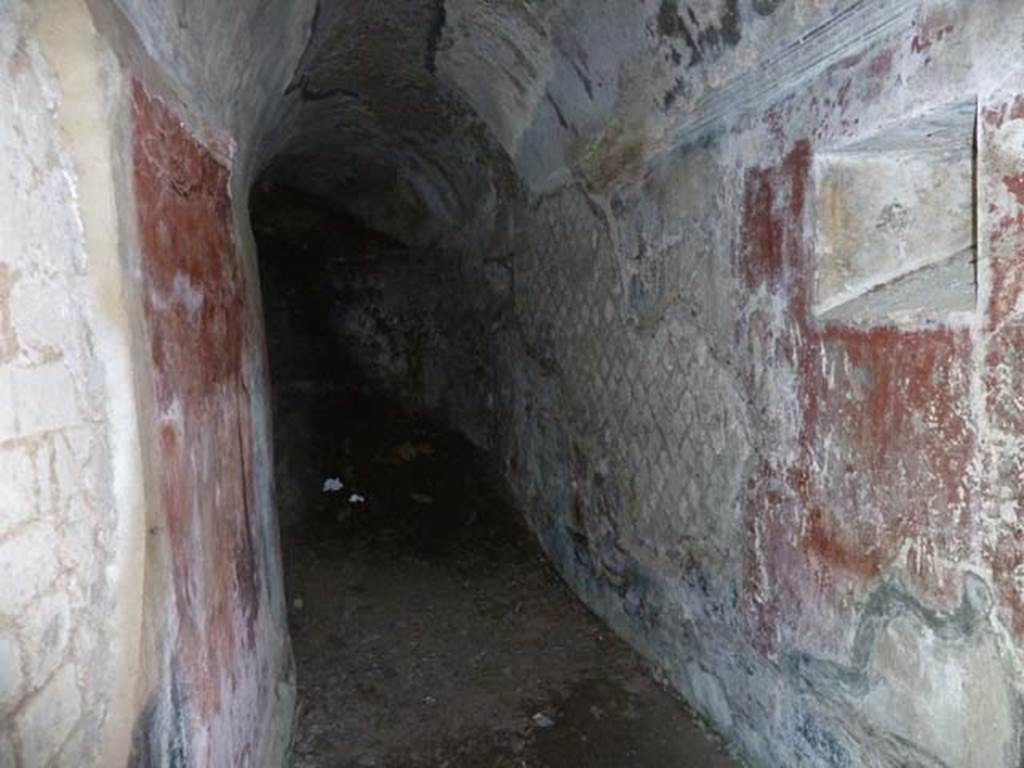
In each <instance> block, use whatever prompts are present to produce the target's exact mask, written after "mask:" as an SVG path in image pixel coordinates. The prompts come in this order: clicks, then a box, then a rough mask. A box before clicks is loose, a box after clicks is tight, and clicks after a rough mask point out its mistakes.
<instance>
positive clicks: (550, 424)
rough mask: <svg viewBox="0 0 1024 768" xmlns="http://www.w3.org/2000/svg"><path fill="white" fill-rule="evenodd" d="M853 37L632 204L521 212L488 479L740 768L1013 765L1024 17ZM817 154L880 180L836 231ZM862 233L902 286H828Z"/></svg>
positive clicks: (694, 148) (1010, 13) (699, 138)
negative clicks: (497, 430)
mask: <svg viewBox="0 0 1024 768" xmlns="http://www.w3.org/2000/svg"><path fill="white" fill-rule="evenodd" d="M663 5H668V4H663ZM883 6H884V7H883ZM873 13H875V14H876V15H875V16H874V17H873V18H874V20H875V22H876V23H877V24H878V25H882V24H883V21H885V23H891V24H892V25H893V26H892V27H891V28H890V29H889V31H888V32H886V33H885V34H882V35H881V36H880V37H879V38H877V39H876V40H874V41H864V42H862V44H861V45H860V47H859V48H857V49H856V50H853V51H851V50H848V49H841V48H836V49H834V50H832V51H831V52H830V51H829V46H828V45H825V46H824V47H823V48H814V49H813V50H815V52H816V55H817V57H818V58H817V59H816V61H817V62H818V65H820V68H818V69H816V70H815V69H813V68H812V69H807V68H805V67H804V66H803V64H802V63H800V62H797V61H796V59H795V58H794V59H793V60H792V62H791V63H790V64H787V59H786V57H785V56H781V57H777V58H774V59H772V58H769V59H767V60H766V61H764V62H762V67H761V70H762V71H761V72H760V73H758V75H757V77H760V78H763V79H771V80H773V81H774V82H777V83H787V82H788V83H790V90H789V91H788V92H786V93H784V94H782V95H779V96H773V98H770V99H768V98H765V99H762V100H757V99H754V100H753V101H748V102H745V103H744V102H743V101H741V100H740V98H739V97H740V96H744V95H745V94H746V91H745V89H746V88H747V87H748V83H749V80H750V77H748V76H747V75H743V76H740V77H738V78H737V79H736V81H735V82H734V83H729V82H728V81H727V82H726V83H725V84H724V85H723V90H725V91H726V92H728V91H729V88H730V87H734V88H735V89H736V90H735V91H734V93H735V97H736V98H737V103H736V105H735V108H734V110H733V111H732V112H728V113H726V114H723V115H721V116H719V117H718V118H717V119H716V120H715V121H712V123H711V125H709V126H707V127H706V128H705V129H704V130H702V131H701V133H700V135H695V136H694V140H693V141H692V142H683V143H682V144H680V145H679V146H678V147H677V148H675V149H673V150H671V151H668V152H665V153H656V154H655V156H654V157H653V158H652V159H651V160H650V162H649V164H648V165H647V167H646V168H645V170H644V172H643V173H642V174H641V175H640V176H639V177H638V178H637V179H635V180H633V181H625V182H622V181H620V182H618V183H616V184H615V185H614V187H615V188H614V189H612V190H610V191H609V192H606V193H602V192H599V191H598V190H595V189H594V188H593V187H586V186H583V185H569V186H566V187H564V188H562V189H560V190H559V191H556V192H552V193H549V194H547V195H545V196H543V197H541V198H540V199H538V200H537V201H536V202H535V203H534V205H532V206H530V207H529V208H527V209H526V210H524V211H521V212H520V213H519V216H518V217H517V221H516V232H517V250H516V259H515V280H514V285H515V288H516V299H515V302H514V305H515V307H516V312H515V317H514V321H513V323H512V324H511V326H510V329H509V334H508V337H507V344H508V348H507V353H506V355H507V358H506V359H507V360H508V364H507V369H506V373H505V376H504V377H502V380H503V381H504V382H505V383H504V386H503V390H502V391H503V395H504V403H505V407H506V408H507V414H508V415H507V418H508V419H509V421H508V424H509V425H510V427H511V428H510V431H509V433H508V436H509V439H508V440H507V442H506V443H505V445H506V452H505V457H506V459H505V460H506V466H507V472H508V475H509V477H510V478H511V479H512V482H513V483H514V485H515V486H516V487H517V488H518V489H519V493H520V496H521V498H522V499H523V501H524V504H525V505H526V506H527V507H528V508H530V509H532V510H534V517H533V525H534V527H535V528H536V530H537V531H538V533H539V535H540V536H541V538H542V540H543V541H544V542H545V545H546V547H547V549H548V551H549V552H550V554H551V556H552V558H553V559H554V560H555V562H556V563H558V564H559V567H560V568H561V570H562V572H563V573H564V574H565V575H566V576H567V578H568V579H569V580H570V582H571V583H573V584H574V585H575V586H576V588H577V589H578V590H579V592H580V593H581V594H582V595H583V596H584V597H585V599H586V600H587V601H588V602H589V603H590V604H591V605H592V606H594V607H595V608H596V609H597V610H598V611H599V612H600V613H601V614H602V615H604V616H606V617H607V618H608V619H609V620H610V621H611V623H612V624H613V625H614V626H616V627H618V628H619V629H620V630H621V631H622V632H624V633H625V634H626V635H627V636H628V637H630V638H631V639H632V640H633V642H634V643H635V644H636V645H637V646H638V647H640V648H643V649H645V650H646V651H647V653H648V654H649V655H650V656H651V657H652V658H654V659H656V660H658V661H659V662H660V663H661V664H662V665H663V666H664V668H665V670H666V672H667V674H668V676H669V678H670V679H671V680H672V681H673V683H674V684H675V685H676V686H677V687H678V688H679V689H680V690H681V691H683V692H684V693H685V695H686V696H687V697H688V698H689V699H690V700H691V701H693V702H695V703H696V704H697V706H698V707H699V708H700V709H701V711H703V712H704V713H705V714H706V715H707V716H708V717H709V718H710V720H711V721H712V722H714V723H715V724H716V725H717V727H719V728H720V729H721V730H723V731H724V732H725V733H727V734H728V735H730V736H731V737H732V738H734V739H736V740H737V742H738V743H739V744H741V745H742V746H743V748H744V750H745V751H746V753H747V755H748V756H749V757H750V758H751V760H752V761H753V762H754V763H755V764H759V765H787V766H789V765H813V766H859V765H907V764H909V765H929V766H931V765H935V766H988V765H1003V766H1013V765H1017V764H1019V761H1020V759H1021V751H1020V749H1021V747H1020V728H1021V721H1020V703H1019V702H1020V692H1021V689H1020V681H1021V680H1020V672H1021V669H1022V667H1021V661H1022V657H1021V647H1022V646H1021V642H1022V639H1021V635H1020V630H1021V626H1022V625H1021V621H1020V615H1021V592H1020V582H1019V576H1020V571H1019V567H1020V564H1021V562H1022V558H1024V550H1022V549H1021V545H1022V539H1021V538H1020V531H1021V520H1020V515H1021V507H1020V505H1019V488H1020V485H1021V480H1022V479H1024V478H1022V476H1021V474H1020V469H1021V463H1020V449H1021V443H1020V440H1021V437H1022V436H1024V435H1022V433H1021V432H1020V430H1019V427H1020V426H1021V423H1020V420H1019V418H1018V416H1019V414H1018V411H1019V402H1018V401H1019V396H1018V395H1019V392H1018V378H1019V376H1020V365H1019V355H1018V352H1017V351H1016V350H1017V349H1018V346H1019V343H1018V341H1019V340H1018V338H1017V336H1016V335H1015V334H1016V331H1015V330H1014V329H1015V328H1016V327H1017V326H1018V324H1019V317H1018V315H1019V309H1020V303H1019V301H1018V300H1019V293H1020V291H1019V288H1020V284H1019V280H1018V277H1017V272H1018V270H1019V268H1020V264H1021V254H1022V251H1021V250H1020V240H1019V237H1018V236H1019V230H1020V227H1019V221H1020V208H1019V206H1020V204H1021V196H1020V185H1019V184H1018V179H1019V176H1020V173H1021V163H1022V161H1024V160H1022V159H1024V144H1021V142H1020V137H1021V132H1020V127H1021V125H1022V123H1021V122H1020V118H1021V116H1022V112H1021V110H1020V104H1021V99H1020V96H1019V93H1020V92H1021V90H1022V89H1024V79H1022V76H1021V75H1022V73H1021V72H1019V71H1017V69H1016V67H1015V65H1011V64H1009V63H1008V62H1010V61H1011V60H1012V59H1013V56H1012V54H1011V51H1013V50H1015V46H1016V45H1017V44H1018V41H1019V39H1020V34H1021V24H1022V22H1024V18H1022V17H1021V15H1020V13H1019V9H1015V8H1011V7H1010V6H1009V5H1008V4H1001V3H995V4H991V5H990V4H985V5H984V6H981V5H979V4H968V3H953V2H949V3H920V4H917V3H908V4H875V7H874V10H873ZM901 14H902V15H901ZM833 22H834V20H830V23H833ZM835 23H838V24H839V25H840V26H842V20H841V19H840V20H839V22H835ZM833 31H836V30H835V29H833ZM846 32H847V33H848V34H850V35H853V33H854V31H853V28H850V29H847V30H846ZM836 35H837V38H836V39H839V37H840V36H839V33H838V32H836ZM805 39H810V41H811V42H805V43H804V46H805V49H804V50H805V52H806V46H812V47H813V46H817V45H818V42H817V41H816V38H815V33H814V32H811V33H809V34H807V35H806V37H805ZM819 39H820V38H819ZM861 39H862V41H863V40H864V38H861ZM800 55H801V56H803V55H804V54H803V53H801V54H800ZM807 55H808V56H809V55H810V54H809V53H808V54H807ZM829 56H832V57H833V58H831V59H830V58H829ZM822 62H824V63H822ZM748 74H749V73H748ZM722 98H725V97H724V96H723V97H722ZM964 100H968V101H970V102H973V104H975V105H976V106H972V107H971V112H970V119H969V120H968V121H967V122H966V124H964V123H958V124H957V125H958V126H959V127H957V128H956V129H955V130H957V131H960V130H962V131H963V135H959V134H958V138H956V141H955V142H954V143H955V144H956V145H957V146H956V147H954V148H953V149H950V147H951V146H952V145H950V146H945V145H943V144H942V143H941V141H940V145H939V146H938V148H937V149H936V150H935V152H934V153H930V151H929V150H928V147H929V142H935V141H938V140H939V139H937V138H936V136H937V135H938V134H937V131H938V129H939V127H940V125H939V124H940V123H942V119H937V118H933V117H929V116H931V115H935V114H936V113H942V112H943V111H946V112H952V113H956V111H957V109H958V106H957V105H959V104H962V102H963V101H964ZM954 122H955V121H954ZM923 124H924V125H928V126H930V127H928V128H927V129H926V130H922V131H920V132H919V133H916V132H915V131H917V128H918V127H920V126H921V125H923ZM957 147H963V148H964V149H963V150H961V149H959V148H957ZM908 148H912V149H913V152H912V154H911V155H909V156H908V155H907V154H906V153H907V151H908ZM837 153H846V154H843V157H845V158H852V157H855V158H858V159H855V160H854V161H853V162H864V163H866V165H865V166H864V167H865V168H870V167H871V165H870V163H875V164H876V167H880V168H883V169H892V170H891V171H890V170H884V172H875V173H871V172H865V173H863V174H862V175H857V174H852V175H851V176H849V177H846V178H844V181H843V183H844V184H845V186H844V188H843V195H844V196H845V197H846V198H847V199H846V200H845V201H837V200H836V198H835V197H834V196H831V197H830V194H831V192H832V191H834V187H830V186H829V180H830V178H831V177H830V176H829V174H830V173H832V172H833V170H834V168H835V166H834V165H833V163H834V162H835V158H836V156H837ZM901 153H902V154H901ZM918 153H923V154H924V155H926V157H925V160H924V165H923V166H922V165H921V162H920V157H919V156H918ZM965 153H966V154H965ZM965 163H966V164H968V167H969V170H968V171H967V173H968V174H969V176H970V178H969V181H967V182H966V183H960V182H955V183H954V182H953V181H948V183H949V185H950V190H951V191H949V193H948V194H946V195H943V196H940V198H941V199H933V200H931V201H929V200H928V199H927V195H924V197H923V198H922V196H921V195H918V196H917V197H916V198H915V194H916V193H913V194H912V193H909V192H908V191H907V190H908V189H913V188H914V185H915V184H918V185H922V184H923V185H924V186H922V187H921V188H922V189H923V188H925V187H926V186H927V184H928V180H927V179H928V176H929V174H934V175H935V176H936V177H942V179H943V183H947V180H951V179H952V180H955V179H964V178H965V175H964V174H965V171H964V169H965ZM933 184H934V180H933ZM967 187H969V188H967ZM954 189H960V193H959V194H958V193H955V192H954V191H952V190H954ZM952 195H957V197H956V199H950V197H951V196H952ZM887 196H888V198H887ZM880 200H882V201H883V203H884V204H883V203H880V202H879V201H880ZM908 201H909V202H908ZM907 206H913V208H912V210H910V209H908V208H907ZM964 206H966V207H967V209H968V210H969V211H970V215H969V216H965V215H962V214H960V213H959V212H958V211H959V210H962V209H963V207H964ZM915 217H920V219H919V220H920V221H923V222H926V223H925V225H924V226H925V230H924V231H923V232H922V231H921V230H920V229H915V227H917V225H916V224H915V223H914V222H915ZM927 222H931V223H930V224H929V223H927ZM830 228H832V229H830ZM871 233H879V237H880V238H881V239H882V240H884V239H885V238H895V240H896V241H897V242H896V243H895V244H892V241H891V240H890V245H889V246H884V245H878V240H877V239H876V240H875V245H874V246H873V247H874V248H876V250H877V249H878V248H882V247H891V248H892V249H893V251H892V253H891V254H888V255H886V258H894V259H895V260H896V261H895V262H893V263H895V264H898V267H896V268H894V267H893V266H892V264H888V265H887V266H886V269H885V270H881V269H879V271H878V272H877V273H875V272H873V271H872V270H873V269H875V267H874V266H872V264H871V263H870V262H864V261H863V260H862V261H861V262H854V261H843V259H857V258H861V259H862V258H863V257H861V256H858V251H857V249H856V247H854V245H851V243H852V242H854V241H855V240H856V238H858V237H862V238H868V237H874V235H872V234H871ZM900 238H908V239H906V240H904V241H900ZM901 243H905V245H904V244H901ZM964 245H969V248H970V250H969V251H966V252H962V253H964V255H963V257H962V261H961V262H957V263H958V264H960V265H961V266H957V267H956V268H955V269H954V271H952V272H948V273H942V274H944V277H943V278H942V279H941V280H934V279H932V277H930V275H931V274H932V273H930V272H928V270H929V269H932V267H931V266H928V264H926V263H925V262H938V261H941V260H942V259H945V258H946V257H947V256H949V255H950V254H953V253H954V252H958V253H961V251H959V250H958V249H962V248H963V247H964ZM922 254H923V255H922ZM878 257H879V258H880V257H881V254H879V255H878ZM858 264H859V266H857V265H858ZM851 265H852V266H851ZM854 267H855V268H854ZM858 270H863V271H864V273H865V274H866V273H870V275H871V277H870V279H869V280H868V283H870V290H867V291H865V289H864V285H865V283H864V280H863V279H861V278H862V277H863V275H861V276H860V277H857V279H852V278H851V279H849V280H848V281H847V282H845V283H843V284H842V285H843V289H844V290H848V293H849V295H848V296H847V297H846V299H849V303H846V304H843V305H842V306H843V308H844V309H843V311H842V312H836V313H835V314H830V313H828V312H824V311H822V310H821V309H820V305H821V304H822V303H824V302H823V299H828V298H829V296H828V295H827V294H820V292H819V287H820V285H821V284H822V283H823V282H825V283H827V282H828V281H826V280H823V279H822V278H823V276H829V277H828V280H833V279H835V275H837V274H839V275H844V274H846V275H854V276H857V275H859V274H860V273H859V272H858ZM957 270H959V271H957ZM882 272H884V273H885V274H882ZM958 275H960V276H961V277H958ZM842 279H843V278H842V277H840V278H839V280H840V281H842ZM957 280H960V281H961V283H957V285H958V286H960V285H962V288H963V290H964V292H963V293H957V294H955V295H954V294H952V293H949V292H948V291H947V290H946V289H947V287H948V286H949V285H950V284H951V283H952V282H954V281H957ZM858 281H859V282H858ZM959 290H960V288H959V287H958V288H957V291H959ZM951 296H952V298H950V297H951ZM846 299H844V300H846Z"/></svg>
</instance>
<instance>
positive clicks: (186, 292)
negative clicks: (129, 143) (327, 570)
mask: <svg viewBox="0 0 1024 768" xmlns="http://www.w3.org/2000/svg"><path fill="white" fill-rule="evenodd" d="M228 181H229V173H228V169H227V168H225V167H224V166H223V165H222V164H221V163H220V162H219V161H218V160H217V159H216V158H215V157H214V156H213V155H212V154H211V153H210V152H209V151H207V150H206V149H205V148H204V147H203V146H202V145H200V144H199V143H198V142H197V141H196V140H195V139H193V138H192V137H191V136H190V135H189V133H188V132H187V130H186V129H185V128H184V127H183V125H182V123H181V121H180V120H179V119H178V118H177V117H176V116H175V115H174V114H173V113H172V112H171V111H170V110H169V109H168V108H167V107H166V106H165V105H164V104H163V103H162V102H161V101H160V100H158V99H154V98H152V97H150V96H149V95H148V94H147V93H146V91H145V90H144V88H143V86H142V85H141V84H139V83H135V85H134V182H135V193H136V205H137V210H138V226H139V237H140V242H141V250H142V254H141V257H142V278H143V290H144V310H145V318H146V322H147V326H148V341H149V350H150V354H151V362H152V367H151V369H152V375H153V386H154V391H155V396H156V405H157V409H158V418H159V424H158V435H159V446H158V452H159V497H160V503H161V505H162V514H163V516H164V519H165V522H166V535H167V540H168V542H169V549H170V557H171V565H172V571H173V572H172V575H171V582H172V584H173V594H172V595H171V599H172V600H173V611H174V613H175V615H176V618H177V620H178V635H177V637H175V638H172V639H170V642H171V643H172V647H173V657H174V662H175V666H176V667H177V670H178V675H179V676H180V678H181V679H180V681H179V682H178V683H177V684H179V685H181V686H183V687H184V689H185V690H184V694H185V695H184V696H183V697H182V700H183V701H187V707H188V712H187V718H188V721H189V724H190V728H191V733H190V735H189V737H188V738H189V740H190V741H191V743H190V745H189V746H188V749H187V751H188V752H189V754H190V763H191V764H224V763H222V762H221V760H223V756H224V755H225V754H227V757H228V759H229V760H230V761H231V762H232V764H243V763H244V758H243V756H244V752H245V749H246V747H245V746H244V744H245V743H246V742H247V741H252V740H254V738H255V737H254V735H253V734H251V733H245V732H244V729H245V727H247V724H248V726H251V725H252V724H253V722H256V721H257V718H256V715H257V713H258V710H259V705H260V702H259V701H257V699H258V695H257V693H256V691H257V690H258V687H254V686H253V685H251V683H252V681H253V680H254V679H258V675H257V671H258V669H257V668H258V658H257V657H258V649H257V648H256V647H255V645H256V640H255V626H256V621H257V617H258V614H259V611H260V602H261V598H260V595H261V585H260V573H261V572H260V567H259V562H258V556H257V553H258V552H259V547H258V541H257V540H256V537H257V535H258V527H257V523H256V520H255V519H254V517H255V515H254V512H253V509H254V503H255V502H254V491H253V474H252V465H253V458H252V457H253V451H252V425H251V411H250V402H249V392H250V382H249V381H248V376H249V374H248V365H247V360H248V356H249V354H250V349H249V339H250V329H249V327H248V317H249V315H248V312H247V304H246V301H247V300H246V288H245V283H244V279H243V274H242V271H241V268H240V264H239V260H238V256H237V254H236V250H235V245H234V241H233V232H232V214H231V203H230V199H229V186H228ZM179 714H180V713H179ZM232 729H234V736H232V733H231V730H232ZM233 745H237V747H235V746H233ZM215 753H216V754H218V755H220V756H221V757H220V758H215V757H214V755H215Z"/></svg>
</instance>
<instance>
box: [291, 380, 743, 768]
mask: <svg viewBox="0 0 1024 768" xmlns="http://www.w3.org/2000/svg"><path fill="white" fill-rule="evenodd" d="M314 421H315V423H317V425H318V427H317V429H318V431H319V430H320V429H325V430H329V431H330V433H331V434H332V435H334V438H333V440H331V441H329V443H330V445H329V447H328V448H326V449H324V448H323V446H322V445H321V446H320V447H319V449H318V450H320V451H321V453H320V460H321V465H322V466H323V467H331V468H336V471H335V472H334V473H330V472H322V471H321V474H323V475H324V477H321V478H319V480H318V482H322V481H323V480H324V479H327V480H331V479H337V480H339V481H340V482H341V483H343V485H344V487H343V488H342V489H340V490H335V491H330V490H328V491H327V492H323V493H318V495H317V498H318V499H319V501H316V502H314V503H313V504H311V509H310V515H309V518H308V520H307V521H306V522H304V523H302V524H300V525H298V526H292V527H290V528H288V529H286V530H285V532H284V534H283V540H282V546H283V551H284V560H285V575H286V584H287V588H288V600H289V621H290V624H291V632H292V640H293V645H294V653H295V659H296V664H297V672H298V686H299V698H300V704H299V723H298V735H297V737H296V743H295V748H294V765H295V766H339V767H341V768H344V767H346V766H360V767H361V766H379V767H381V768H405V767H409V768H412V767H413V766H450V767H451V768H455V767H457V766H466V767H467V768H468V767H469V766H472V767H473V768H487V767H489V766H494V767H498V766H501V767H505V766H508V768H513V767H514V768H541V767H543V766H550V767H551V768H564V767H565V766H580V767H594V768H600V767H604V766H608V767H611V766H615V767H616V768H620V767H624V766H658V767H659V768H662V767H664V766H683V767H685V766H702V767H703V768H716V767H717V766H730V765H733V763H732V762H731V761H730V760H729V759H728V758H727V757H726V756H725V753H724V751H723V750H722V749H721V748H720V747H719V745H718V744H717V742H716V741H715V740H714V738H713V737H711V736H709V735H707V734H706V733H705V732H704V731H703V730H702V728H701V726H700V725H699V724H698V722H697V721H696V719H695V718H694V716H693V715H692V714H691V713H690V712H689V711H688V710H687V709H686V707H685V706H684V705H683V704H682V703H681V702H680V701H679V700H678V699H677V698H675V697H674V696H673V695H672V694H670V693H669V692H668V691H667V690H665V689H664V688H663V687H662V686H660V685H659V684H658V683H657V682H655V681H654V679H653V678H652V676H651V674H650V672H649V670H648V669H647V667H646V666H645V664H644V663H643V662H642V661H641V660H640V659H639V658H638V657H637V656H636V654H634V653H633V652H632V651H631V650H630V649H629V648H628V647H627V646H626V645H625V644H624V643H623V642H622V641H620V640H619V639H618V638H616V637H615V636H613V635H612V634H611V633H610V631H609V630H608V629H607V628H606V627H605V626H603V625H602V624H601V623H600V622H599V621H598V620H597V619H596V618H595V617H594V616H592V615H591V614H590V613H589V612H588V611H587V609H586V608H585V607H584V606H583V605H582V604H581V603H580V602H579V601H578V600H576V599H575V598H574V597H573V595H572V593H571V592H570V591H569V590H568V588H567V587H566V586H565V585H564V584H563V583H562V582H561V581H560V580H559V578H558V576H557V575H556V573H555V572H554V571H553V570H552V568H551V567H550V566H549V565H548V564H547V562H546V561H545V559H544V558H543V556H542V554H541V552H540V550H539V548H538V546H537V545H536V544H535V543H534V541H533V540H532V538H531V537H530V536H529V534H528V533H527V532H526V531H525V530H524V529H523V528H522V527H520V526H519V525H517V524H516V522H515V516H514V515H513V512H512V510H510V508H509V506H508V504H507V502H506V501H505V500H504V499H503V497H502V495H501V493H500V492H499V491H497V490H496V488H498V484H497V483H493V482H490V481H489V480H488V479H487V473H486V472H485V471H483V469H482V463H481V461H480V460H479V458H478V457H477V456H476V455H475V454H474V452H473V451H472V450H471V449H470V448H469V447H468V446H467V445H466V444H465V443H464V442H463V441H461V440H459V439H458V438H457V437H454V436H451V435H446V434H441V433H438V432H436V431H434V430H431V429H430V428H428V427H425V426H422V425H416V424H410V423H408V422H407V421H406V420H405V418H404V417H403V416H401V415H400V414H399V413H398V412H397V411H394V410H390V409H389V408H388V407H387V406H386V405H382V404H380V403H377V402H372V401H368V400H361V401H356V402H350V405H349V407H347V408H345V409H343V410H341V411H339V410H338V408H337V401H336V400H335V401H334V402H333V404H331V405H330V406H328V405H326V404H325V405H324V407H323V409H322V410H321V411H320V412H319V413H317V414H314ZM325 454H326V455H325ZM331 474H334V475H336V478H334V477H331V476H330V475H331ZM318 491H319V489H318ZM353 494H357V495H356V496H353Z"/></svg>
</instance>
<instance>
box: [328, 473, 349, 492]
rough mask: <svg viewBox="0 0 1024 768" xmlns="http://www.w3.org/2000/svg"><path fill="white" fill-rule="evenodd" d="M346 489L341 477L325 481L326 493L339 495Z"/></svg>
mask: <svg viewBox="0 0 1024 768" xmlns="http://www.w3.org/2000/svg"><path fill="white" fill-rule="evenodd" d="M344 488H345V484H344V483H343V482H341V478H340V477H328V478H326V479H325V480H324V493H337V492H338V491H341V490H343V489H344Z"/></svg>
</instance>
